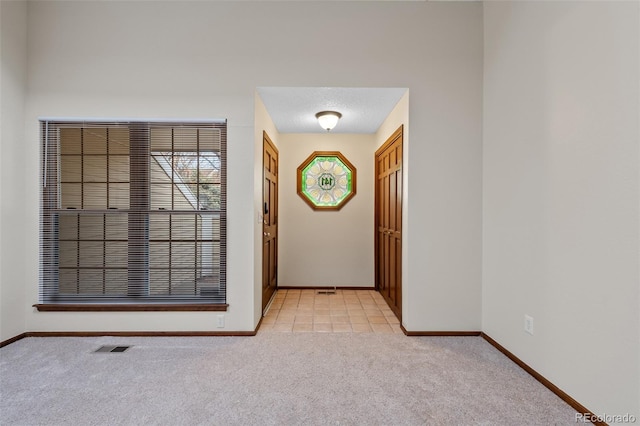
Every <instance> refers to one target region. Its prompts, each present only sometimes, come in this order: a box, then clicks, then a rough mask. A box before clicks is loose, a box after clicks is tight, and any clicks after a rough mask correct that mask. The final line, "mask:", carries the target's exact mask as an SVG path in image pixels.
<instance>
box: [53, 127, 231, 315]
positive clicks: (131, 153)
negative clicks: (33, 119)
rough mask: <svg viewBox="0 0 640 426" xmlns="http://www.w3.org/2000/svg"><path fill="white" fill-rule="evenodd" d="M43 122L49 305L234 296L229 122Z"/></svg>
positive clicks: (213, 300) (207, 299) (212, 299)
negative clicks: (229, 275)
mask: <svg viewBox="0 0 640 426" xmlns="http://www.w3.org/2000/svg"><path fill="white" fill-rule="evenodd" d="M42 129H43V130H42V135H43V137H42V140H43V159H42V164H43V177H42V180H43V189H42V208H41V224H40V226H41V239H40V241H41V243H40V244H41V268H40V269H41V271H40V280H41V302H42V303H132V302H135V303H141V302H145V303H180V304H182V303H198V304H202V303H220V304H224V303H226V214H225V210H226V200H225V198H226V123H215V124H212V123H197V122H187V123H159V122H141V121H136V122H134V123H119V122H104V121H82V122H73V121H50V122H49V121H47V122H43V123H42Z"/></svg>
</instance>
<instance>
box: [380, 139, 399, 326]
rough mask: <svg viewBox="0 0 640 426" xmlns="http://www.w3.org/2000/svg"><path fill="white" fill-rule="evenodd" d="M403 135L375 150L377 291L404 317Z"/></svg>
mask: <svg viewBox="0 0 640 426" xmlns="http://www.w3.org/2000/svg"><path fill="white" fill-rule="evenodd" d="M402 132H403V128H402V127H400V128H399V129H398V130H397V131H396V132H394V134H393V135H392V136H391V137H390V138H389V139H388V140H387V141H386V142H385V143H384V144H383V145H382V147H380V149H378V151H376V162H375V165H376V187H377V188H376V201H375V205H376V207H375V215H376V228H375V232H376V246H375V247H376V256H375V259H376V288H377V289H378V291H380V293H381V294H382V296H383V297H384V298H385V300H386V301H387V303H388V304H389V307H390V308H391V310H392V311H393V312H394V313H395V314H396V316H397V317H398V318H401V315H402V139H403V136H402Z"/></svg>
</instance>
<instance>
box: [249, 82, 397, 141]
mask: <svg viewBox="0 0 640 426" xmlns="http://www.w3.org/2000/svg"><path fill="white" fill-rule="evenodd" d="M257 90H258V94H259V95H260V97H261V98H262V101H263V102H264V105H265V107H266V108H267V111H268V112H269V115H270V116H271V119H272V120H273V122H274V124H275V125H276V128H277V129H278V131H279V132H280V133H325V132H326V131H325V130H323V129H322V128H321V127H320V125H319V124H318V121H317V120H316V117H315V114H316V113H317V112H319V111H324V110H333V111H338V112H340V113H341V114H342V118H341V119H340V121H339V122H338V125H337V126H336V127H335V128H334V129H333V130H331V133H375V132H376V131H377V130H378V127H380V125H381V124H382V122H383V121H384V119H385V118H387V116H388V115H389V113H390V112H391V110H393V108H394V107H395V106H396V104H397V103H398V101H399V100H400V98H401V97H402V95H404V93H405V92H406V91H407V89H406V88H348V87H259V88H258V89H257Z"/></svg>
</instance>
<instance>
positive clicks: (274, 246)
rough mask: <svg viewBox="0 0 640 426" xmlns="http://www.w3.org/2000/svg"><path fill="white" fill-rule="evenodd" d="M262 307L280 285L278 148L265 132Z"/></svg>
mask: <svg viewBox="0 0 640 426" xmlns="http://www.w3.org/2000/svg"><path fill="white" fill-rule="evenodd" d="M262 163H263V180H264V183H263V194H262V204H263V206H262V208H263V211H262V215H263V221H262V235H263V245H262V309H263V310H264V309H265V308H266V306H267V304H268V303H269V301H270V300H271V297H272V296H273V294H274V292H275V290H276V288H277V286H278V150H277V149H276V147H275V146H274V144H273V142H271V139H269V136H268V135H267V133H266V132H263V160H262Z"/></svg>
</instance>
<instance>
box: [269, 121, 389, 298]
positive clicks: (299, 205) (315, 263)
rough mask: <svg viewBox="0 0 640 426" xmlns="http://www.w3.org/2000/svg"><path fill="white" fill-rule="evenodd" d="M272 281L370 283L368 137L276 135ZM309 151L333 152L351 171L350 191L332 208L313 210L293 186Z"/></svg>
mask: <svg viewBox="0 0 640 426" xmlns="http://www.w3.org/2000/svg"><path fill="white" fill-rule="evenodd" d="M279 146H280V174H279V183H280V191H279V192H280V223H279V231H278V232H279V245H280V250H279V264H278V268H279V269H278V284H279V285H281V286H313V287H328V286H334V285H335V286H346V287H373V285H374V277H373V272H374V270H373V248H374V245H373V214H374V211H373V193H374V192H373V190H374V188H373V184H374V181H373V173H374V171H373V166H374V155H373V154H374V152H375V149H376V146H375V138H374V137H373V135H352V134H340V133H335V134H331V133H326V134H325V133H320V134H291V133H282V134H280V145H279ZM314 151H339V152H340V153H342V155H344V156H345V157H346V158H347V160H349V161H350V162H351V164H353V166H354V167H355V168H356V170H357V190H356V195H355V196H354V197H353V198H352V199H351V200H349V201H348V202H347V204H345V205H344V206H343V207H342V208H341V209H340V210H338V211H322V210H318V211H314V210H313V209H312V208H311V207H310V206H309V205H308V204H307V203H306V202H305V201H304V200H303V199H302V198H300V196H299V195H298V194H297V189H296V176H297V173H296V171H297V168H298V166H300V164H302V162H303V161H304V160H306V159H307V158H308V157H309V156H310V155H311V154H312V153H313V152H314Z"/></svg>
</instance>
